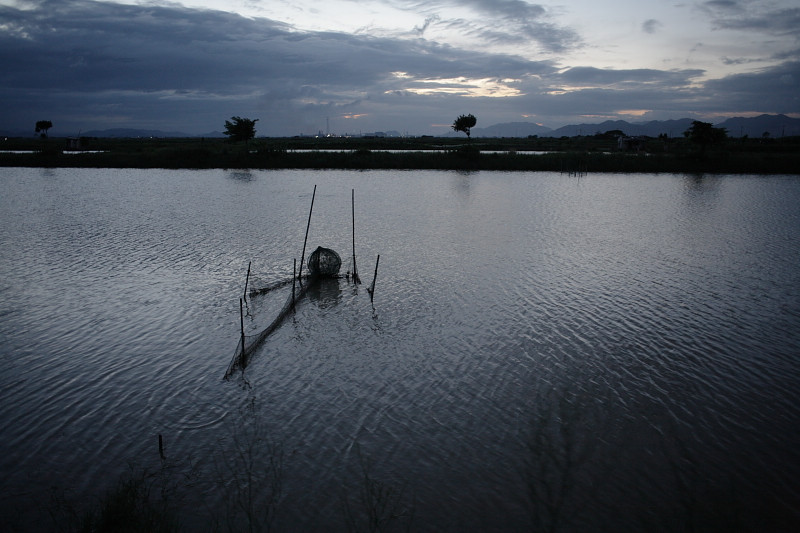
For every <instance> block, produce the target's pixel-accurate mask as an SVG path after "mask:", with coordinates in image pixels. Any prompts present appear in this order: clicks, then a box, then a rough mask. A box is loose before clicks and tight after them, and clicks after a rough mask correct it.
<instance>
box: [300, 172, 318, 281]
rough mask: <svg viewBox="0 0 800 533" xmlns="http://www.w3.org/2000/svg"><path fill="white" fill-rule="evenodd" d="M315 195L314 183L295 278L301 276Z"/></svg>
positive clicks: (315, 187)
mask: <svg viewBox="0 0 800 533" xmlns="http://www.w3.org/2000/svg"><path fill="white" fill-rule="evenodd" d="M316 195H317V186H316V185H314V192H313V193H312V194H311V209H309V210H308V224H306V238H305V239H303V253H302V254H301V255H300V273H299V274H298V275H297V279H300V278H301V277H302V276H303V261H305V257H306V242H307V241H308V228H310V227H311V212H312V211H314V197H315V196H316Z"/></svg>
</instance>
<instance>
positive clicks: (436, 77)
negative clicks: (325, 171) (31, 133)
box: [0, 0, 800, 135]
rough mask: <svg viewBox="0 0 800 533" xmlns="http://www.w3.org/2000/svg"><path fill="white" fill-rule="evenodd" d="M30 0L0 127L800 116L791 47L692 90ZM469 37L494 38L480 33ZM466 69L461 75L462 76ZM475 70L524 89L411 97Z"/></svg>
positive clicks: (9, 26)
mask: <svg viewBox="0 0 800 533" xmlns="http://www.w3.org/2000/svg"><path fill="white" fill-rule="evenodd" d="M521 4H524V2H522V3H520V2H500V4H499V7H497V6H495V7H492V6H494V5H495V4H494V3H492V2H488V1H485V2H482V1H478V0H475V1H474V2H471V3H470V5H472V6H474V7H475V8H476V9H478V8H480V9H486V10H490V9H494V12H495V13H497V14H498V16H500V15H503V16H510V14H511V13H513V12H516V11H515V10H516V9H527V10H528V11H525V12H526V13H528V18H531V17H534V16H539V15H538V14H539V13H540V11H538V10H537V9H535V8H531V7H530V6H528V5H527V4H525V6H528V7H525V6H522V5H521ZM29 5H31V6H33V5H35V6H38V8H37V9H26V10H19V9H14V8H11V7H8V6H0V20H2V21H3V24H4V26H3V29H0V65H2V68H0V99H2V102H3V110H2V115H0V128H4V129H20V130H29V129H32V125H33V124H34V122H35V121H36V120H41V119H47V120H52V121H53V122H54V125H55V128H54V131H53V133H54V134H56V135H58V134H68V133H72V132H77V131H78V130H80V129H82V130H84V131H85V130H88V129H103V128H109V127H122V126H124V127H141V128H155V129H162V130H182V131H187V132H190V133H204V132H208V131H211V130H215V129H216V130H218V129H221V127H222V123H223V122H224V120H225V119H226V118H228V117H230V116H232V115H240V116H249V117H253V118H260V121H259V123H258V125H259V128H258V129H259V134H262V135H293V134H297V133H314V132H316V131H318V130H319V129H324V126H325V120H326V117H331V128H332V129H334V128H335V129H336V131H339V132H344V131H349V132H356V131H359V130H362V131H375V130H389V129H395V130H398V131H409V132H410V133H414V134H419V133H438V132H440V130H437V129H435V127H434V126H431V125H432V124H435V123H445V124H447V123H449V122H450V121H451V120H452V118H453V116H456V115H457V114H459V113H465V112H471V113H473V114H475V115H476V116H480V117H481V123H482V124H484V125H489V124H492V123H495V122H503V121H513V120H520V117H521V116H522V115H531V116H533V115H535V116H536V117H537V118H536V120H538V121H545V122H547V121H556V122H560V121H563V120H572V119H570V118H568V117H573V118H574V117H575V115H576V114H585V115H604V116H605V115H607V116H614V115H615V113H617V112H618V111H620V110H625V109H651V110H653V113H654V114H661V115H668V116H672V117H674V116H675V115H676V114H678V115H679V116H684V115H685V114H686V113H688V112H698V113H699V112H703V111H708V110H714V111H717V110H722V109H723V108H724V107H725V106H728V107H729V108H730V109H732V110H734V111H748V110H754V111H761V112H797V111H798V110H800V104H798V102H797V96H796V95H797V94H798V93H800V91H798V90H797V86H796V84H797V80H798V79H800V73H798V69H797V62H796V61H792V60H793V59H795V60H796V56H794V58H792V57H791V56H789V57H787V58H786V60H787V61H788V62H786V63H785V64H784V65H782V66H780V67H775V68H772V69H765V70H762V71H759V72H757V73H752V74H748V75H737V76H730V77H728V78H724V79H721V80H714V81H711V82H706V83H705V87H704V86H703V85H699V84H698V80H700V79H701V77H702V74H703V72H702V71H700V70H657V69H631V70H613V69H600V68H594V67H581V66H576V67H572V68H569V69H566V70H563V69H560V68H559V66H558V65H557V64H556V63H554V62H553V61H551V60H542V61H531V60H528V59H525V58H523V57H519V56H514V55H508V54H493V53H488V52H481V51H475V50H466V49H459V48H457V47H453V46H448V45H443V44H439V43H436V42H433V41H430V40H425V39H421V38H416V39H408V38H406V39H390V38H373V37H368V36H363V35H348V34H343V33H333V32H300V31H296V29H294V28H292V27H290V26H288V25H286V24H282V23H279V22H275V21H272V20H268V19H251V18H245V17H240V16H237V15H234V14H230V13H223V12H217V11H210V10H194V9H187V8H184V7H181V6H177V5H172V6H168V7H165V6H154V5H143V6H129V5H119V4H111V3H104V2H97V1H91V0H76V1H71V2H63V1H61V0H39V1H37V2H35V3H30V4H29ZM430 23H431V24H443V23H444V21H435V20H433V19H431V22H430ZM474 31H476V32H479V33H480V32H482V35H483V36H484V37H485V38H494V37H491V34H489V33H488V32H487V30H486V28H483V27H481V28H477V27H476V28H475V29H474ZM496 38H497V39H502V38H503V37H502V36H498V37H496ZM505 38H509V37H505ZM397 73H404V74H403V75H399V74H397ZM459 78H463V81H462V82H457V81H454V80H457V79H459ZM481 79H485V80H492V82H493V83H495V84H498V85H505V86H507V87H509V88H513V89H515V90H516V91H518V95H517V96H514V97H504V98H490V97H486V96H471V97H467V96H463V95H462V96H458V95H456V96H454V95H452V94H446V93H444V92H440V93H435V94H424V95H423V94H419V93H417V92H415V91H417V90H419V89H420V88H423V87H424V88H432V87H437V86H439V87H446V88H448V89H455V88H457V87H458V85H459V83H460V84H461V85H462V86H474V85H475V84H476V83H477V82H476V81H475V80H481ZM765 95H769V98H765ZM346 116H349V117H355V116H358V117H360V118H346ZM552 125H554V126H559V125H561V124H560V123H556V124H552ZM432 128H433V129H432ZM444 129H445V130H446V128H444ZM56 130H58V131H56ZM59 131H60V132H61V133H59Z"/></svg>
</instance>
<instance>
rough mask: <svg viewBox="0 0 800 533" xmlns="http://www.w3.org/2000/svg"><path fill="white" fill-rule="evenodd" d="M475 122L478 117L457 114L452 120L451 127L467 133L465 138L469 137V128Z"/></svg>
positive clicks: (472, 126) (473, 125)
mask: <svg viewBox="0 0 800 533" xmlns="http://www.w3.org/2000/svg"><path fill="white" fill-rule="evenodd" d="M477 122H478V119H476V118H475V117H474V116H473V115H459V117H458V118H457V119H456V120H455V121H454V122H453V129H454V130H455V131H463V132H464V133H466V134H467V139H470V136H469V130H470V128H474V127H475V124H477Z"/></svg>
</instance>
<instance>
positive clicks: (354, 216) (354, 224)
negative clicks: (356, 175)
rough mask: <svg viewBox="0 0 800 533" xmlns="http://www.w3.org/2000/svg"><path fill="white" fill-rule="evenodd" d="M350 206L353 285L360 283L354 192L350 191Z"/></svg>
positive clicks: (353, 190)
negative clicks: (357, 263)
mask: <svg viewBox="0 0 800 533" xmlns="http://www.w3.org/2000/svg"><path fill="white" fill-rule="evenodd" d="M350 192H351V201H350V204H351V205H352V207H353V283H361V278H359V277H358V268H357V267H356V190H355V189H351V190H350Z"/></svg>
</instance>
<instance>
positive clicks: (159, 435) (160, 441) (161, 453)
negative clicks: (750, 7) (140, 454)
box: [158, 433, 166, 461]
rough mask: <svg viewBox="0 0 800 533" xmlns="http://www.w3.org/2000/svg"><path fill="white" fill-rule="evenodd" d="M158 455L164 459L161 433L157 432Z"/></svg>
mask: <svg viewBox="0 0 800 533" xmlns="http://www.w3.org/2000/svg"><path fill="white" fill-rule="evenodd" d="M158 455H160V456H161V460H162V461H163V460H164V459H166V457H165V456H164V439H163V438H162V437H161V433H159V434H158Z"/></svg>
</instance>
